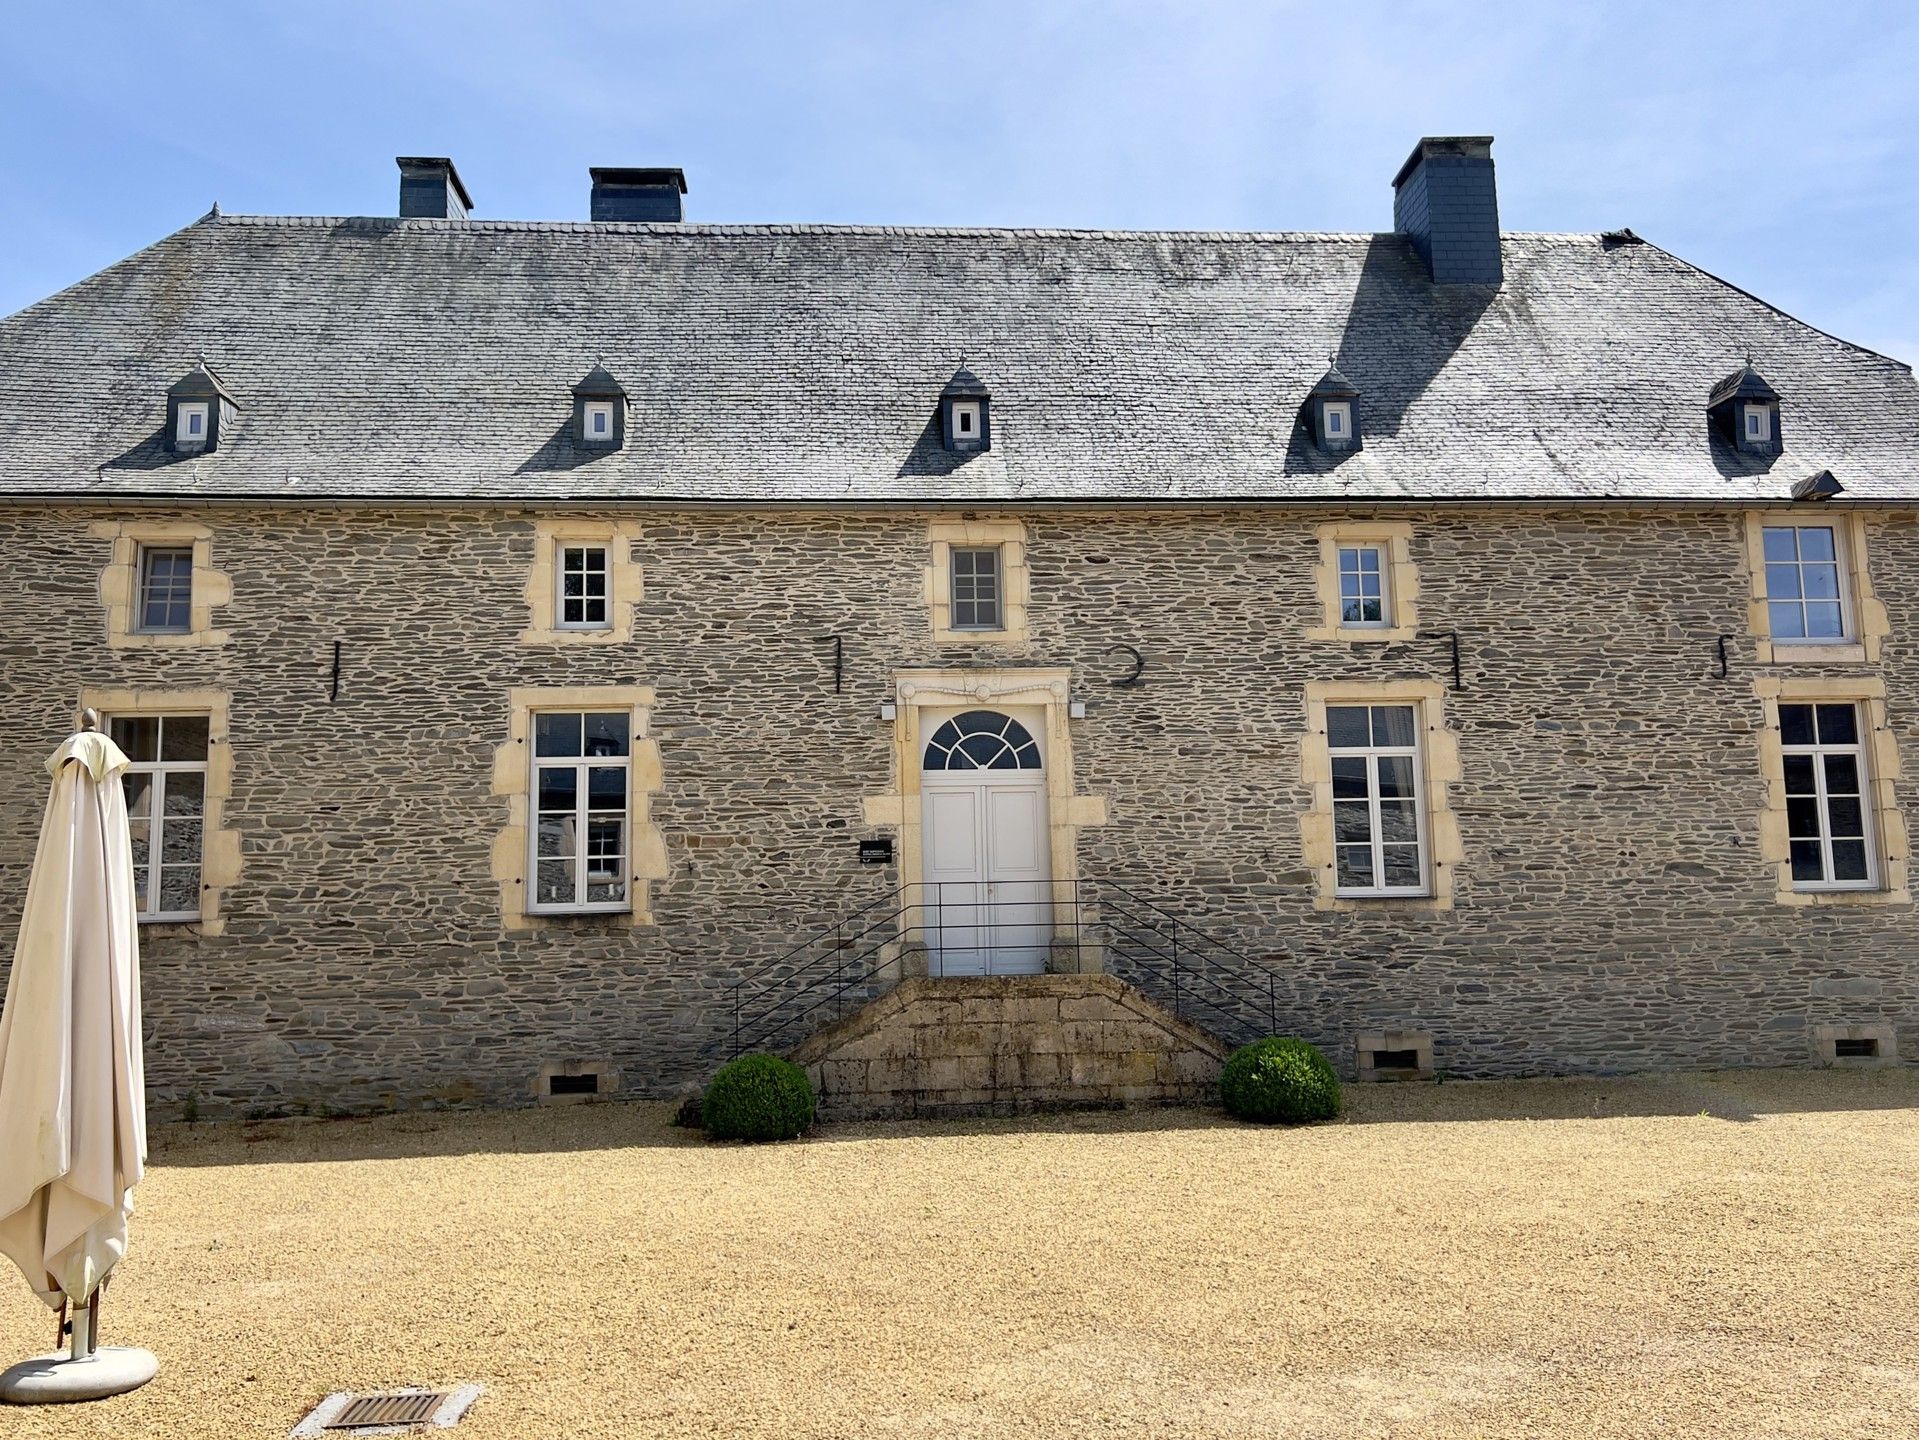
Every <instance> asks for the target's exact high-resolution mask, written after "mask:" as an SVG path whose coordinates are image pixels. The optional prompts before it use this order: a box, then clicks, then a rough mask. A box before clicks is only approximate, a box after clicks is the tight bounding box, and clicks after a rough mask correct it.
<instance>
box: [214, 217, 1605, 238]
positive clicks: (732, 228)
mask: <svg viewBox="0 0 1919 1440" xmlns="http://www.w3.org/2000/svg"><path fill="white" fill-rule="evenodd" d="M198 223H204V224H209V225H221V226H225V225H233V226H240V227H250V228H255V229H287V230H301V229H319V228H323V227H325V228H333V229H338V228H340V227H342V226H356V225H363V226H365V227H367V228H369V229H373V228H380V229H400V228H405V229H410V230H446V231H462V232H465V231H491V232H506V233H511V232H515V231H527V232H533V233H544V234H590V235H606V234H613V235H663V236H668V237H671V236H694V235H720V236H731V235H739V236H756V235H874V236H884V235H903V236H914V237H918V236H928V237H950V238H955V239H993V238H1009V239H1010V238H1020V239H1025V238H1031V239H1062V240H1160V239H1167V240H1213V241H1246V242H1255V243H1272V242H1285V243H1289V244H1290V243H1296V242H1300V241H1324V242H1329V243H1337V242H1348V241H1355V240H1379V239H1384V238H1386V237H1389V236H1392V235H1395V234H1397V233H1398V232H1396V231H1392V230H1165V229H1161V230H1124V229H1096V228H1083V227H1074V226H1046V225H860V224H835V223H825V222H817V221H784V220H773V221H753V222H746V221H685V220H669V221H632V220H617V221H616V220H475V219H471V218H469V219H465V220H447V219H438V218H429V217H423V216H407V217H404V218H402V217H400V216H395V215H235V214H231V213H228V212H225V211H220V212H216V213H213V214H209V215H207V216H205V217H203V218H202V220H201V221H200V222H198ZM1602 233H1603V232H1601V231H1597V230H1564V231H1559V230H1505V231H1501V232H1500V234H1501V236H1502V238H1504V239H1508V240H1548V239H1550V240H1597V239H1598V238H1599V237H1600V235H1601V234H1602Z"/></svg>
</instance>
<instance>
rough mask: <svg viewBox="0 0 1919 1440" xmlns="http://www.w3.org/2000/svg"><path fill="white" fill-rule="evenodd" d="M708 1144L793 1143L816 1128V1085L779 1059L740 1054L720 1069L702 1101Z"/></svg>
mask: <svg viewBox="0 0 1919 1440" xmlns="http://www.w3.org/2000/svg"><path fill="white" fill-rule="evenodd" d="M700 1124H701V1126H702V1127H703V1128H704V1129H705V1130H706V1135H707V1138H708V1139H709V1140H791V1139H794V1138H795V1137H796V1136H800V1135H804V1134H805V1133H806V1132H807V1130H808V1129H809V1128H810V1127H811V1126H812V1124H813V1082H812V1081H810V1080H808V1079H807V1078H806V1072H805V1071H804V1070H802V1069H800V1067H799V1066H797V1065H795V1064H793V1063H792V1062H791V1061H790V1060H782V1059H780V1057H779V1056H777V1055H742V1056H740V1058H739V1059H737V1060H732V1061H728V1062H727V1063H726V1064H725V1065H722V1066H721V1067H720V1073H719V1074H717V1075H715V1076H714V1077H713V1083H712V1084H710V1085H708V1086H707V1087H706V1098H705V1099H704V1100H702V1101H701V1102H700Z"/></svg>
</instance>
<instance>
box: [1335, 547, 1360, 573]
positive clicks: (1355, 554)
mask: <svg viewBox="0 0 1919 1440" xmlns="http://www.w3.org/2000/svg"><path fill="white" fill-rule="evenodd" d="M1339 568H1340V569H1341V570H1357V569H1359V551H1357V550H1341V551H1340V552H1339Z"/></svg>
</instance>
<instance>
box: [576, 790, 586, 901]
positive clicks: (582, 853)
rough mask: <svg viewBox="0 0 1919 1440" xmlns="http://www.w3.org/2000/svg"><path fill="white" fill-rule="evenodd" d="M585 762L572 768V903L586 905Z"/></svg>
mask: <svg viewBox="0 0 1919 1440" xmlns="http://www.w3.org/2000/svg"><path fill="white" fill-rule="evenodd" d="M587 774H588V771H587V764H586V761H585V760H581V761H580V763H579V764H578V765H576V766H574V767H573V903H574V904H575V905H584V904H586V849H587V846H586V816H587V809H586V800H587V796H586V785H587Z"/></svg>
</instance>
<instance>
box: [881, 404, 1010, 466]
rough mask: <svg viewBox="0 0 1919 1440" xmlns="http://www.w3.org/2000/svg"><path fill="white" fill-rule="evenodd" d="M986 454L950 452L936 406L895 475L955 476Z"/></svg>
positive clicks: (978, 452) (981, 452) (977, 451)
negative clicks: (973, 460)
mask: <svg viewBox="0 0 1919 1440" xmlns="http://www.w3.org/2000/svg"><path fill="white" fill-rule="evenodd" d="M989 438H990V437H989ZM984 453H985V452H984V451H981V450H975V451H972V452H970V453H968V454H965V455H960V454H957V453H955V452H954V451H951V450H948V449H947V448H946V443H945V441H943V440H942V439H941V438H940V412H939V407H938V406H934V407H933V412H932V414H930V415H929V416H928V417H927V420H926V428H925V429H924V430H922V431H920V436H919V439H917V440H915V441H914V442H913V448H912V449H911V450H909V451H908V452H907V454H906V459H905V460H904V461H902V462H901V463H900V468H899V469H898V470H895V471H894V472H893V474H894V476H895V477H896V478H902V479H903V478H904V477H906V476H908V475H913V476H928V475H930V476H934V477H938V476H941V475H955V474H958V473H959V469H960V467H961V466H962V465H964V464H965V463H966V462H967V461H969V460H972V459H974V458H975V457H976V456H979V455H982V454H984Z"/></svg>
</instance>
